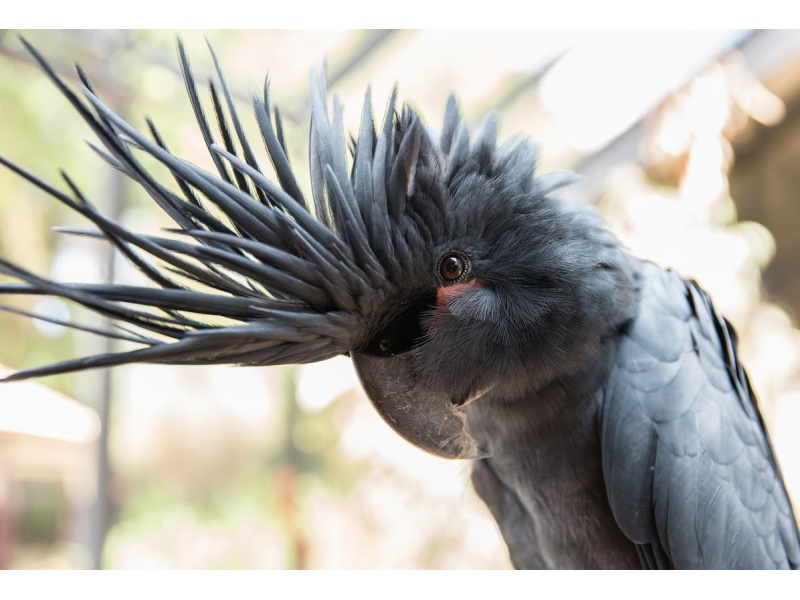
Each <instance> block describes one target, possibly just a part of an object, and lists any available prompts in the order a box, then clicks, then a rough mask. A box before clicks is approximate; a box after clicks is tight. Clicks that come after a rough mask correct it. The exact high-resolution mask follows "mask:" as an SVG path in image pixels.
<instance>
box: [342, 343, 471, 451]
mask: <svg viewBox="0 0 800 600" xmlns="http://www.w3.org/2000/svg"><path fill="white" fill-rule="evenodd" d="M351 356H352V358H353V363H354V364H355V367H356V372H357V373H358V376H359V378H360V379H361V384H362V385H363V386H364V390H365V391H366V393H367V396H368V397H369V399H370V400H371V401H372V404H374V405H375V408H376V409H377V410H378V413H379V414H380V415H381V417H383V419H384V420H385V421H386V422H387V423H388V424H389V426H390V427H391V428H392V429H394V430H395V431H396V432H397V433H399V434H400V436H402V437H403V438H405V439H406V440H407V441H409V442H411V443H412V444H414V445H415V446H417V447H419V448H422V449H423V450H426V451H428V452H430V453H431V454H435V455H436V456H441V457H442V458H467V459H470V458H482V457H485V456H486V454H485V453H483V452H481V451H480V450H478V447H477V446H476V444H475V440H473V439H472V438H471V437H470V436H469V434H468V433H467V432H466V429H465V422H466V418H467V415H466V413H465V412H464V411H463V410H461V409H459V408H457V407H456V406H454V405H453V403H452V402H451V400H450V398H448V397H447V396H446V395H445V394H444V393H437V394H426V395H424V396H422V395H420V392H419V388H418V386H417V385H416V377H415V375H414V369H413V365H412V360H411V359H412V353H411V352H403V353H401V354H395V355H393V356H373V355H369V354H362V353H358V352H351Z"/></svg>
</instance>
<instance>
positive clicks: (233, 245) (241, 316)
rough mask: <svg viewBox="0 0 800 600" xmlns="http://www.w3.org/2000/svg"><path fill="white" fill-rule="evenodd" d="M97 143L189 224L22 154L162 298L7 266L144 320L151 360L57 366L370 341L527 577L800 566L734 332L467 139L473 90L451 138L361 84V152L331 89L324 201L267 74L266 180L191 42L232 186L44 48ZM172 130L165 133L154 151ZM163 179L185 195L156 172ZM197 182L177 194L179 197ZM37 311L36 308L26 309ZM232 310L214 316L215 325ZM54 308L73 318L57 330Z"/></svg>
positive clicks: (13, 290) (485, 132) (384, 382)
mask: <svg viewBox="0 0 800 600" xmlns="http://www.w3.org/2000/svg"><path fill="white" fill-rule="evenodd" d="M26 46H27V47H28V50H29V51H30V52H31V54H32V56H33V57H34V58H35V59H36V61H37V62H38V63H39V64H40V66H41V67H42V69H43V70H44V72H45V73H46V74H47V76H48V77H49V78H50V79H51V80H52V81H53V82H54V83H55V85H56V86H57V87H58V89H59V90H60V91H61V92H62V93H63V94H64V95H65V96H66V97H67V98H68V99H69V101H70V102H71V103H72V105H73V106H74V107H75V109H76V110H77V111H78V112H79V113H80V114H81V116H82V117H83V118H84V119H85V120H86V121H87V122H88V123H89V125H90V126H91V127H92V129H93V130H94V132H95V133H96V134H97V137H98V139H99V140H100V142H101V144H102V146H103V148H102V149H100V148H97V152H98V153H99V155H100V156H101V157H102V158H103V159H104V160H105V161H106V162H107V163H109V164H110V165H112V166H113V167H114V168H116V169H119V170H120V171H122V172H123V173H125V174H126V175H127V176H128V177H130V178H131V179H132V180H134V181H136V182H137V183H138V184H139V185H141V186H142V188H143V189H144V190H146V191H147V193H148V194H149V195H150V196H151V197H152V198H153V200H154V201H155V202H156V203H157V204H158V205H159V207H160V208H161V209H162V210H164V212H166V213H167V214H168V215H169V216H170V217H171V218H172V219H173V221H174V222H175V224H176V226H177V229H176V230H175V231H173V232H171V233H172V235H170V236H166V235H165V236H145V235H141V234H137V233H135V232H132V231H129V230H127V229H126V228H125V227H123V226H121V225H120V224H118V223H114V222H112V221H111V220H109V219H108V218H106V217H104V216H103V215H102V214H100V213H99V212H98V211H97V210H96V209H95V208H94V207H93V206H92V205H91V204H90V202H89V201H88V200H87V199H86V198H85V197H84V196H83V195H82V193H81V192H80V190H79V189H78V187H77V186H76V185H75V184H74V182H72V181H71V180H70V179H69V178H68V177H67V176H66V175H65V176H64V178H65V183H66V187H67V189H68V191H62V190H60V189H58V188H56V187H54V186H51V185H50V184H48V183H46V182H44V181H42V180H41V179H39V178H38V177H36V176H35V175H33V174H31V173H29V172H27V171H26V170H24V169H22V168H21V167H19V166H17V165H15V164H14V163H12V162H11V161H9V160H7V159H5V158H0V162H2V163H3V164H4V165H5V166H7V167H8V168H10V169H12V170H13V171H15V172H16V173H18V174H19V175H20V176H22V177H24V178H26V179H28V180H29V181H30V182H31V183H33V184H34V185H36V186H38V187H39V188H41V189H42V190H44V191H45V192H46V193H48V194H50V195H52V196H54V197H55V198H57V199H59V200H60V201H62V202H63V203H65V204H66V205H68V206H69V207H71V208H72V209H74V210H75V211H77V212H79V213H80V214H82V215H83V216H85V217H86V218H87V219H88V220H89V221H90V222H91V223H92V224H93V225H94V226H95V228H96V229H95V230H89V231H83V230H80V231H78V230H67V233H71V234H80V235H92V236H98V237H101V238H104V239H105V240H107V241H108V242H109V243H111V244H113V245H114V246H115V247H116V248H117V249H118V250H119V251H120V252H122V253H123V254H124V255H125V256H126V258H128V259H129V260H130V261H131V262H132V263H133V264H134V265H135V266H136V267H137V268H138V269H139V270H140V271H141V272H142V273H143V274H144V275H145V276H146V277H147V278H148V279H149V280H150V281H151V282H152V283H153V286H152V287H130V286H123V285H116V284H105V285H89V284H69V283H59V282H53V281H50V280H47V279H45V278H41V277H38V276H36V275H35V274H33V273H30V272H28V271H26V270H25V269H23V268H22V267H19V266H17V265H13V264H11V263H9V262H7V261H3V260H1V259H0V272H3V273H5V274H7V275H11V276H12V277H15V278H16V279H18V280H20V283H8V284H1V285H0V293H6V294H49V295H55V296H60V297H63V298H66V299H68V300H72V301H74V302H77V303H79V304H82V305H83V306H86V307H88V308H90V309H91V310H94V311H96V312H98V313H100V314H103V315H105V316H108V317H111V318H112V319H113V320H114V321H115V322H117V323H120V324H124V327H122V326H120V327H119V328H117V329H113V330H108V331H99V330H97V329H93V328H85V327H82V326H80V325H77V324H75V325H72V326H74V327H76V328H82V329H86V330H88V331H91V332H93V333H97V334H99V335H105V336H108V337H113V338H119V339H123V340H126V341H128V342H134V343H138V344H140V346H141V347H140V348H138V349H135V350H131V351H126V352H120V353H114V354H102V355H97V356H91V357H85V358H79V359H75V360H69V361H65V362H62V363H58V364H54V365H46V366H43V367H38V368H34V369H29V370H26V371H20V372H18V373H15V374H13V375H11V376H9V377H8V378H7V379H8V380H15V379H23V378H27V377H38V376H43V375H50V374H55V373H63V372H69V371H76V370H81V369H88V368H95V367H104V366H114V365H120V364H127V363H132V362H153V363H168V364H214V363H232V364H240V365H274V364H282V363H303V362H312V361H317V360H323V359H325V358H329V357H332V356H335V355H337V354H342V353H349V354H350V355H351V356H352V357H353V360H354V362H355V365H356V368H357V370H358V372H359V375H360V377H361V380H362V383H363V385H364V388H365V390H366V391H367V394H368V396H369V397H370V399H371V400H372V402H373V403H374V404H375V406H376V408H377V410H378V411H379V412H380V414H381V415H382V416H383V417H384V418H385V419H386V421H387V422H388V423H389V424H390V425H391V426H392V427H393V428H394V429H395V430H396V431H397V432H398V433H400V434H401V435H403V436H404V437H405V438H406V439H408V440H409V441H411V442H412V443H414V444H416V445H418V446H420V447H421V448H423V449H426V450H428V451H430V452H433V453H435V454H438V455H441V456H445V457H449V458H468V459H473V460H474V469H473V482H474V485H475V489H476V490H477V492H478V494H479V495H480V496H481V497H482V498H483V500H484V501H485V502H486V503H487V505H488V506H489V508H490V510H491V512H492V514H493V515H494V517H495V519H496V520H497V522H498V524H499V526H500V529H501V531H502V533H503V536H504V537H505V539H506V542H507V544H508V547H509V551H510V554H511V558H512V561H513V562H514V564H515V565H516V566H517V567H521V568H546V567H556V568H568V567H583V568H633V567H648V568H670V567H678V568H768V567H769V568H771V567H780V568H787V567H791V568H797V567H798V565H800V541H799V539H800V536H798V530H797V525H796V521H795V518H794V515H793V513H792V508H791V505H790V503H789V500H788V497H787V494H786V490H785V488H784V485H783V482H782V479H781V475H780V470H779V468H778V466H777V463H776V461H775V457H774V455H773V452H772V449H771V447H770V444H769V440H768V437H767V434H766V431H765V429H764V425H763V422H762V420H761V417H760V415H759V413H758V408H757V406H756V402H755V398H754V394H753V392H752V390H751V388H750V385H749V383H748V380H747V376H746V374H745V372H744V369H743V367H742V366H741V364H740V363H739V361H738V359H737V356H736V341H735V335H734V333H733V331H732V329H731V328H730V326H729V325H728V324H727V323H726V321H725V320H724V319H723V318H722V317H721V316H720V315H718V314H717V312H716V311H715V309H714V307H713V305H712V304H711V302H710V300H709V298H708V296H707V295H706V294H705V293H704V292H703V291H702V290H701V289H700V288H699V287H698V286H697V284H695V283H693V282H686V281H684V280H682V279H681V278H680V277H678V276H677V275H675V274H674V273H672V272H670V271H665V270H663V269H661V268H659V267H657V266H655V265H653V264H651V263H648V262H644V261H641V260H638V259H635V258H633V257H631V256H629V255H628V254H626V253H625V252H624V251H623V250H622V249H621V248H620V245H619V243H618V242H617V240H616V238H615V237H614V236H613V235H612V234H611V233H610V232H609V231H608V230H606V229H605V227H604V225H603V222H602V220H601V219H600V217H599V216H598V215H597V213H596V212H595V211H594V209H592V208H590V207H587V206H582V205H577V204H569V203H562V202H559V201H558V200H556V199H554V198H552V197H551V196H550V194H551V192H553V191H554V190H556V189H557V188H558V187H560V186H562V185H566V184H567V183H569V182H570V181H571V180H572V175H571V174H567V173H559V174H551V175H549V176H545V177H534V170H535V167H536V162H537V155H538V150H537V148H536V147H535V146H534V145H533V144H532V143H531V142H528V141H526V140H515V141H511V142H506V143H505V144H503V145H501V146H500V147H498V146H497V121H496V118H495V117H494V116H493V115H490V117H488V118H487V120H486V121H485V122H484V124H483V126H482V128H481V130H480V132H479V133H478V134H477V135H476V136H475V138H474V139H471V136H470V133H469V131H468V128H467V126H466V123H465V121H464V120H463V119H462V117H461V115H460V113H459V110H458V107H457V104H456V102H455V100H453V99H451V100H450V101H449V102H448V105H447V109H446V115H445V123H444V128H443V131H442V135H441V139H440V140H439V141H438V142H436V141H434V140H433V139H432V138H431V137H430V135H429V134H428V132H427V131H426V130H425V128H424V127H423V125H422V123H421V121H420V118H419V116H418V115H417V114H416V112H415V111H414V110H412V109H410V108H408V107H404V108H402V109H400V110H399V111H397V110H396V108H395V107H396V97H397V93H396V90H395V92H394V93H393V94H392V97H391V99H390V101H389V105H388V108H387V112H386V116H385V117H384V119H383V120H382V121H381V122H380V123H378V127H377V129H376V125H375V123H374V122H373V118H372V108H371V97H370V93H369V91H368V92H367V94H366V98H365V103H364V106H363V109H362V118H361V125H360V129H359V132H358V134H357V136H356V138H355V139H354V140H353V149H352V153H350V154H348V152H347V149H346V141H345V140H346V137H345V132H344V128H343V125H342V110H343V109H342V106H341V104H340V103H339V101H338V99H337V98H336V97H334V99H333V103H332V111H329V107H328V101H327V93H326V89H325V79H324V75H323V74H316V75H313V76H312V79H311V110H312V115H311V131H310V157H309V160H310V167H311V181H310V189H311V192H312V194H311V198H310V201H309V200H308V199H307V198H306V197H305V196H304V194H303V192H302V189H301V188H302V186H301V185H300V183H299V182H298V181H297V179H296V177H295V175H294V172H293V170H292V167H291V165H290V163H289V159H288V154H287V151H286V146H285V141H284V139H283V134H282V131H283V125H282V123H281V121H280V117H279V112H278V111H277V109H275V108H273V107H272V106H271V103H270V98H269V90H268V86H267V85H266V84H265V87H264V93H263V97H259V98H255V99H254V102H253V104H254V113H255V119H256V122H257V123H258V126H259V128H260V131H261V134H262V137H263V141H264V145H265V147H266V150H267V153H268V155H269V157H270V160H271V162H272V165H273V167H274V170H275V173H276V177H277V183H276V182H273V181H271V180H269V179H268V178H267V177H266V176H265V175H264V174H263V173H262V171H261V170H260V167H259V165H258V163H257V161H256V158H255V154H254V152H253V151H252V148H251V147H250V145H249V142H248V140H247V139H246V137H245V135H244V133H243V128H242V125H241V120H240V118H239V116H238V114H237V112H236V108H235V106H234V103H233V102H232V100H231V94H230V92H229V90H228V87H227V85H226V84H225V80H224V78H223V75H222V72H221V70H220V68H219V64H218V61H217V59H216V57H214V63H215V67H216V70H217V76H218V80H219V82H218V83H217V84H213V83H212V84H211V85H210V90H209V91H210V94H211V98H212V105H213V109H214V112H215V116H216V119H217V122H218V124H219V127H220V136H221V143H220V142H218V141H217V140H216V139H215V137H214V134H213V133H212V128H211V126H210V125H209V123H208V121H207V119H206V116H205V113H204V110H203V108H202V105H201V102H200V94H199V91H198V89H197V85H196V83H195V81H194V78H193V76H192V74H191V69H190V66H189V62H188V59H187V58H186V55H185V53H184V51H183V48H182V47H181V46H180V44H179V56H180V62H181V69H182V72H183V75H184V80H185V82H186V88H187V93H188V96H189V100H190V104H191V107H192V110H193V112H194V115H195V118H196V119H197V122H198V126H199V128H200V130H201V133H202V136H203V139H204V141H205V143H206V146H207V147H208V151H209V153H210V155H211V158H212V160H213V163H214V166H215V169H216V171H217V172H216V174H211V173H208V172H206V171H204V170H202V169H200V168H198V167H196V166H194V165H191V164H189V163H187V162H185V161H183V160H181V159H179V158H178V157H176V156H174V155H172V154H171V153H170V152H169V150H168V149H167V146H166V143H165V141H164V140H163V139H162V138H161V136H160V135H159V133H158V131H157V129H156V127H155V125H154V124H152V123H148V127H149V130H150V137H148V136H146V135H144V134H142V133H140V132H138V131H137V130H136V129H134V128H133V127H131V126H130V125H128V124H127V123H126V122H125V121H123V120H122V119H120V118H119V117H118V116H117V115H115V114H114V113H113V111H111V110H110V109H108V108H107V107H106V106H105V105H104V104H103V103H102V101H101V100H99V99H98V98H97V96H96V95H95V94H94V92H93V91H92V88H91V85H90V83H89V81H88V80H87V79H86V77H85V75H83V73H81V72H80V71H79V75H80V78H81V82H82V85H81V92H82V97H81V96H79V95H77V94H75V93H74V92H73V91H72V90H70V89H69V88H68V87H67V86H66V85H65V84H64V83H63V82H62V81H61V80H60V79H59V78H58V76H57V75H55V73H54V72H53V71H52V70H51V69H50V68H49V67H48V66H47V63H46V62H45V61H44V60H43V59H42V58H41V56H40V55H39V54H38V53H37V52H36V51H35V50H34V49H33V48H31V47H30V46H28V45H27V44H26ZM151 138H152V139H151ZM140 153H145V154H148V155H150V156H151V157H153V158H155V159H156V160H157V161H158V162H160V163H161V164H162V165H164V166H165V167H166V168H167V169H168V170H169V171H170V172H171V174H172V176H173V177H174V180H175V187H171V186H168V185H166V184H165V183H162V182H159V181H157V180H156V179H155V178H154V177H153V176H152V175H151V174H150V173H149V172H148V171H147V170H146V169H145V168H144V167H143V166H142V164H141V163H140V162H139V160H138V158H137V155H139V154H140ZM175 188H177V190H176V189H175ZM17 312H20V311H17ZM209 317H213V318H209ZM51 320H52V319H51Z"/></svg>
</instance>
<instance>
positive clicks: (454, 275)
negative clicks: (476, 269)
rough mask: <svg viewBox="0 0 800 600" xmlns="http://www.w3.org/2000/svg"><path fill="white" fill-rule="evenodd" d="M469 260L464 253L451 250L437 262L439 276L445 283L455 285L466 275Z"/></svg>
mask: <svg viewBox="0 0 800 600" xmlns="http://www.w3.org/2000/svg"><path fill="white" fill-rule="evenodd" d="M468 270H469V260H468V259H467V257H466V255H464V253H462V252H459V251H457V250H451V251H450V252H448V253H447V254H445V255H444V256H442V258H441V259H440V260H439V276H440V277H441V278H442V279H443V280H444V281H445V282H446V283H455V282H456V281H459V280H460V279H463V277H464V276H465V275H466V273H467V271H468Z"/></svg>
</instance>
